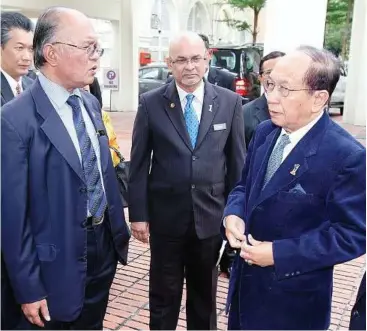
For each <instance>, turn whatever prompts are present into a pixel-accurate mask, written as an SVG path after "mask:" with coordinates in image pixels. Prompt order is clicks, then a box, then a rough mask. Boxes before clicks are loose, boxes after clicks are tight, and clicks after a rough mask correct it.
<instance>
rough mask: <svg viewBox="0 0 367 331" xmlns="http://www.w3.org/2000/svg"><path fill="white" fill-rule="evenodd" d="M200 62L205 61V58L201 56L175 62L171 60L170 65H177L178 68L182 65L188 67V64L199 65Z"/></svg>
mask: <svg viewBox="0 0 367 331" xmlns="http://www.w3.org/2000/svg"><path fill="white" fill-rule="evenodd" d="M202 60H206V57H203V56H193V57H191V58H188V59H187V58H185V57H183V58H179V59H177V60H172V59H171V63H172V64H177V65H179V66H184V65H188V64H189V63H192V64H199V63H200V62H201V61H202Z"/></svg>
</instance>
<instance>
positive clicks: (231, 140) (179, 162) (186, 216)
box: [129, 81, 245, 239]
mask: <svg viewBox="0 0 367 331" xmlns="http://www.w3.org/2000/svg"><path fill="white" fill-rule="evenodd" d="M244 158H245V144H244V131H243V113H242V104H241V98H240V96H239V95H237V94H236V93H234V92H232V91H229V90H228V89H224V88H222V87H219V86H215V85H212V84H210V83H205V92H204V103H203V111H202V117H201V121H200V127H199V133H198V138H197V143H196V146H195V148H193V147H192V146H191V142H190V138H189V135H188V132H187V129H186V125H185V119H184V116H183V111H182V109H181V103H180V100H179V96H178V93H177V89H176V84H175V82H174V81H172V82H171V83H169V84H166V85H164V86H162V87H160V88H158V89H155V90H152V91H149V92H147V93H144V94H142V95H141V97H140V104H139V109H138V113H137V115H136V119H135V124H134V130H133V139H132V149H131V163H130V180H129V201H130V205H129V213H130V221H131V222H134V221H148V222H150V231H151V232H153V233H154V232H155V233H159V234H163V235H170V236H183V235H184V234H185V233H186V229H187V227H188V224H190V222H192V221H193V219H194V222H195V228H196V233H197V235H198V237H199V238H201V239H204V238H208V237H210V236H213V235H217V234H219V233H220V232H219V231H220V224H221V219H222V213H223V209H224V205H225V202H226V197H227V195H228V193H229V191H230V190H231V189H232V188H233V187H234V186H235V184H236V183H237V181H238V180H239V178H240V175H241V171H242V168H243V165H244Z"/></svg>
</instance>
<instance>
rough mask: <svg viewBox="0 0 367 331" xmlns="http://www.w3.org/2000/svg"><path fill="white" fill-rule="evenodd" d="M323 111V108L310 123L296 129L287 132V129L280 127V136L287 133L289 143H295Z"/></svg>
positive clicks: (310, 127) (317, 119)
mask: <svg viewBox="0 0 367 331" xmlns="http://www.w3.org/2000/svg"><path fill="white" fill-rule="evenodd" d="M324 111H325V110H323V111H322V112H321V113H320V114H319V115H318V116H317V117H316V118H315V119H314V120H312V121H311V122H310V123H308V124H306V125H305V126H303V127H302V128H300V129H298V130H297V131H294V132H292V133H288V132H287V131H285V130H284V129H282V132H281V133H280V136H282V135H283V134H287V135H288V137H289V140H290V141H291V144H293V145H296V144H297V143H298V142H299V141H300V140H301V139H302V138H303V137H304V136H305V135H306V134H307V132H308V131H310V130H311V129H312V127H313V126H314V125H315V124H316V123H317V122H318V121H319V119H320V118H321V117H322V115H324Z"/></svg>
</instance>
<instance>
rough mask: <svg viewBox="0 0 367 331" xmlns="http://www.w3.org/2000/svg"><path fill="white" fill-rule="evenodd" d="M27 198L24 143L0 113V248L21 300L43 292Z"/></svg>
mask: <svg viewBox="0 0 367 331" xmlns="http://www.w3.org/2000/svg"><path fill="white" fill-rule="evenodd" d="M29 199H30V197H29V196H28V146H27V145H26V144H25V143H24V142H23V140H22V139H21V137H20V135H19V133H18V132H17V131H16V130H15V128H14V127H13V125H12V124H11V123H10V122H9V121H7V119H6V118H4V116H2V117H1V249H2V254H3V258H4V261H5V265H6V269H7V272H8V275H9V279H10V282H11V285H12V288H13V291H14V294H15V298H16V300H17V302H18V303H21V304H23V303H31V302H35V301H39V300H41V299H44V298H45V297H46V295H47V293H46V290H45V288H44V286H43V284H42V277H41V273H40V262H39V260H38V256H37V251H36V245H35V242H34V238H33V234H32V229H31V225H30V220H29V210H28V208H29V206H28V204H29ZM45 203H47V202H46V201H45Z"/></svg>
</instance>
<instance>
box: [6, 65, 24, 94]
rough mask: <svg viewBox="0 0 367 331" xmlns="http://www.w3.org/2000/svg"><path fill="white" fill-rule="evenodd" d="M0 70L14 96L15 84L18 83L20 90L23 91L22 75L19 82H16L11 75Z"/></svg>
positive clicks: (15, 91) (15, 92)
mask: <svg viewBox="0 0 367 331" xmlns="http://www.w3.org/2000/svg"><path fill="white" fill-rule="evenodd" d="M1 72H2V73H3V74H4V76H5V78H6V80H7V81H8V83H9V86H10V88H11V90H12V92H13V94H14V96H17V95H18V93H17V85H18V84H19V87H20V92H21V93H22V92H23V85H22V77H20V78H19V82H17V81H16V80H15V79H14V78H13V77H11V76H10V75H9V74H7V73H6V72H5V71H4V70H3V69H1Z"/></svg>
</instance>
